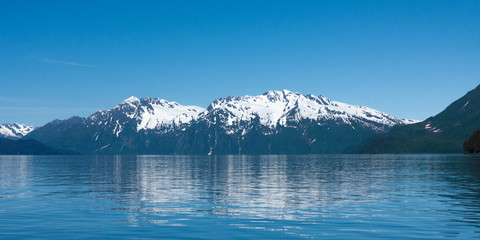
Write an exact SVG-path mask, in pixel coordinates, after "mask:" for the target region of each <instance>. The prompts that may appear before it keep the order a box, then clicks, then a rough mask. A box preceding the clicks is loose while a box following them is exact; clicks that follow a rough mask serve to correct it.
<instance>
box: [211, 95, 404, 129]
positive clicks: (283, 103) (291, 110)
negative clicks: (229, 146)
mask: <svg viewBox="0 0 480 240" xmlns="http://www.w3.org/2000/svg"><path fill="white" fill-rule="evenodd" d="M209 112H212V113H219V114H221V115H222V119H223V121H224V124H225V125H226V126H227V127H228V126H234V125H239V124H240V123H241V122H246V121H247V122H248V121H252V120H253V119H255V118H258V119H259V121H260V124H262V125H264V126H266V127H269V128H272V129H273V128H275V127H276V126H277V125H281V126H287V125H288V122H299V121H300V120H302V119H310V120H338V121H342V122H344V123H347V124H349V123H350V122H351V121H356V120H362V121H364V122H365V123H366V124H371V123H378V124H382V125H386V126H389V127H390V126H394V125H397V124H406V123H407V122H404V121H403V120H401V119H397V118H395V117H393V116H391V115H389V114H387V113H383V112H380V111H377V110H374V109H371V108H368V107H364V106H354V105H349V104H346V103H341V102H337V101H333V100H330V99H328V98H326V97H325V96H323V95H320V96H314V95H312V94H308V95H302V94H300V93H296V92H292V91H289V90H283V91H268V92H266V93H264V94H262V95H258V96H243V97H228V98H220V99H217V100H215V101H214V102H213V103H212V104H211V105H210V107H209Z"/></svg>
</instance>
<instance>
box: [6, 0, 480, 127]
mask: <svg viewBox="0 0 480 240" xmlns="http://www.w3.org/2000/svg"><path fill="white" fill-rule="evenodd" d="M479 83H480V1H439V0H435V1H405V0H402V1H375V0H370V1H357V0H356V1H319V0H318V1H278V0H277V1H168V2H167V1H164V2H163V1H131V2H122V1H3V2H2V3H1V6H0V89H1V90H0V113H1V114H0V123H5V122H19V123H26V124H31V125H35V126H40V125H43V124H45V123H47V122H49V121H51V120H53V119H56V118H59V119H65V118H68V117H70V116H73V115H79V116H88V115H90V114H92V113H93V112H95V111H96V110H98V109H100V108H104V109H106V108H111V107H113V106H115V105H116V104H118V103H120V102H121V101H122V100H123V99H125V98H128V97H130V96H132V95H133V96H137V97H160V98H164V99H167V100H173V101H177V102H179V103H181V104H188V105H199V106H202V107H207V106H208V104H209V103H210V102H211V101H213V100H214V99H216V98H220V97H227V96H238V95H258V94H261V93H263V92H266V91H268V90H282V89H289V90H292V91H296V92H300V93H304V94H307V93H312V94H315V95H320V94H323V95H325V96H326V97H328V98H330V99H333V100H337V101H341V102H346V103H349V104H355V105H365V106H369V107H372V108H375V109H378V110H381V111H384V112H387V113H390V114H392V115H395V116H397V117H401V118H412V119H419V120H422V119H425V118H427V117H429V116H432V115H435V114H436V113H438V112H440V111H442V110H443V109H444V108H445V107H446V106H447V105H448V104H449V103H451V102H452V101H454V100H455V99H457V98H459V97H461V96H463V95H464V94H465V93H466V92H467V91H469V90H471V89H473V88H475V87H476V86H477V85H478V84H479Z"/></svg>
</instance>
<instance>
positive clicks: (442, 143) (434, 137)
mask: <svg viewBox="0 0 480 240" xmlns="http://www.w3.org/2000/svg"><path fill="white" fill-rule="evenodd" d="M479 128H480V85H479V86H477V87H476V88H475V89H473V90H472V91H470V92H468V93H467V94H466V95H465V96H463V97H461V98H460V99H458V100H456V101H455V102H453V103H452V104H450V106H448V107H447V108H446V109H445V110H443V111H442V112H441V113H439V114H437V115H436V116H434V117H430V118H428V119H427V120H425V121H423V122H420V123H417V124H412V125H406V126H397V127H394V128H392V129H391V130H390V131H389V132H387V133H385V134H381V135H376V136H373V137H371V138H369V139H367V140H366V141H364V142H363V143H361V144H360V145H357V146H354V147H351V148H350V149H349V150H348V152H350V153H462V152H463V143H464V141H465V140H467V139H468V138H469V136H470V135H471V134H472V132H474V131H475V130H477V129H479Z"/></svg>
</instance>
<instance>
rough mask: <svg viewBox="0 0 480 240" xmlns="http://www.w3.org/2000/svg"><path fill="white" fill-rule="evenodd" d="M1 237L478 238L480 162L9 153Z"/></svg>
mask: <svg viewBox="0 0 480 240" xmlns="http://www.w3.org/2000/svg"><path fill="white" fill-rule="evenodd" d="M0 238H8V239H11V238H31V239H39V238H44V239H45V238H48V239H54V238H63V239H68V238H75V239H78V238H101V239H105V238H113V239H121V238H141V239H153V238H167V239H172V238H178V239H245V238H248V239H252V238H254V239H261V238H263V239H282V238H289V239H304V238H307V239H375V238H378V239H385V238H395V239H452V238H453V239H472V238H480V157H479V156H463V155H447V156H443V155H313V156H309V155H306V156H217V157H214V156H211V157H207V156H205V157H203V156H0Z"/></svg>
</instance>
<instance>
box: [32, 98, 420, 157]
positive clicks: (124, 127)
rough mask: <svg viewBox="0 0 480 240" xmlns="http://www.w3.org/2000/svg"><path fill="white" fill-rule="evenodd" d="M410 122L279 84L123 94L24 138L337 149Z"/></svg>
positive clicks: (132, 146) (92, 144)
mask: <svg viewBox="0 0 480 240" xmlns="http://www.w3.org/2000/svg"><path fill="white" fill-rule="evenodd" d="M411 123H415V121H412V120H404V119H398V118H396V117H393V116H391V115H389V114H386V113H383V112H380V111H377V110H374V109H371V108H368V107H364V106H354V105H349V104H345V103H341V102H337V101H333V100H330V99H328V98H326V97H324V96H322V95H320V96H314V95H311V94H310V95H302V94H300V93H295V92H291V91H288V90H283V91H269V92H266V93H264V94H262V95H258V96H240V97H227V98H220V99H217V100H215V101H213V102H212V103H211V104H210V105H209V106H208V108H207V109H204V108H202V107H198V106H184V105H181V104H179V103H176V102H171V101H166V100H163V99H159V98H142V99H138V98H136V97H130V98H128V99H125V100H124V101H122V102H121V103H120V104H118V105H117V106H115V107H113V108H111V109H108V110H99V111H98V112H96V113H93V114H92V115H91V116H89V117H87V118H81V117H72V118H70V119H66V120H54V121H52V122H50V123H48V124H46V125H44V126H42V127H38V128H36V129H34V130H33V131H31V132H29V133H28V134H27V135H26V136H25V137H24V138H25V139H35V140H38V141H39V142H41V143H44V144H47V145H49V146H52V147H54V148H59V149H68V150H72V151H75V152H80V153H87V154H304V153H339V152H342V151H343V150H344V149H346V148H347V147H349V146H351V145H354V144H358V143H360V142H362V141H363V140H365V139H366V138H368V137H370V136H372V135H374V134H378V133H385V132H387V131H388V130H390V129H391V128H392V127H394V126H397V125H406V124H411Z"/></svg>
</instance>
